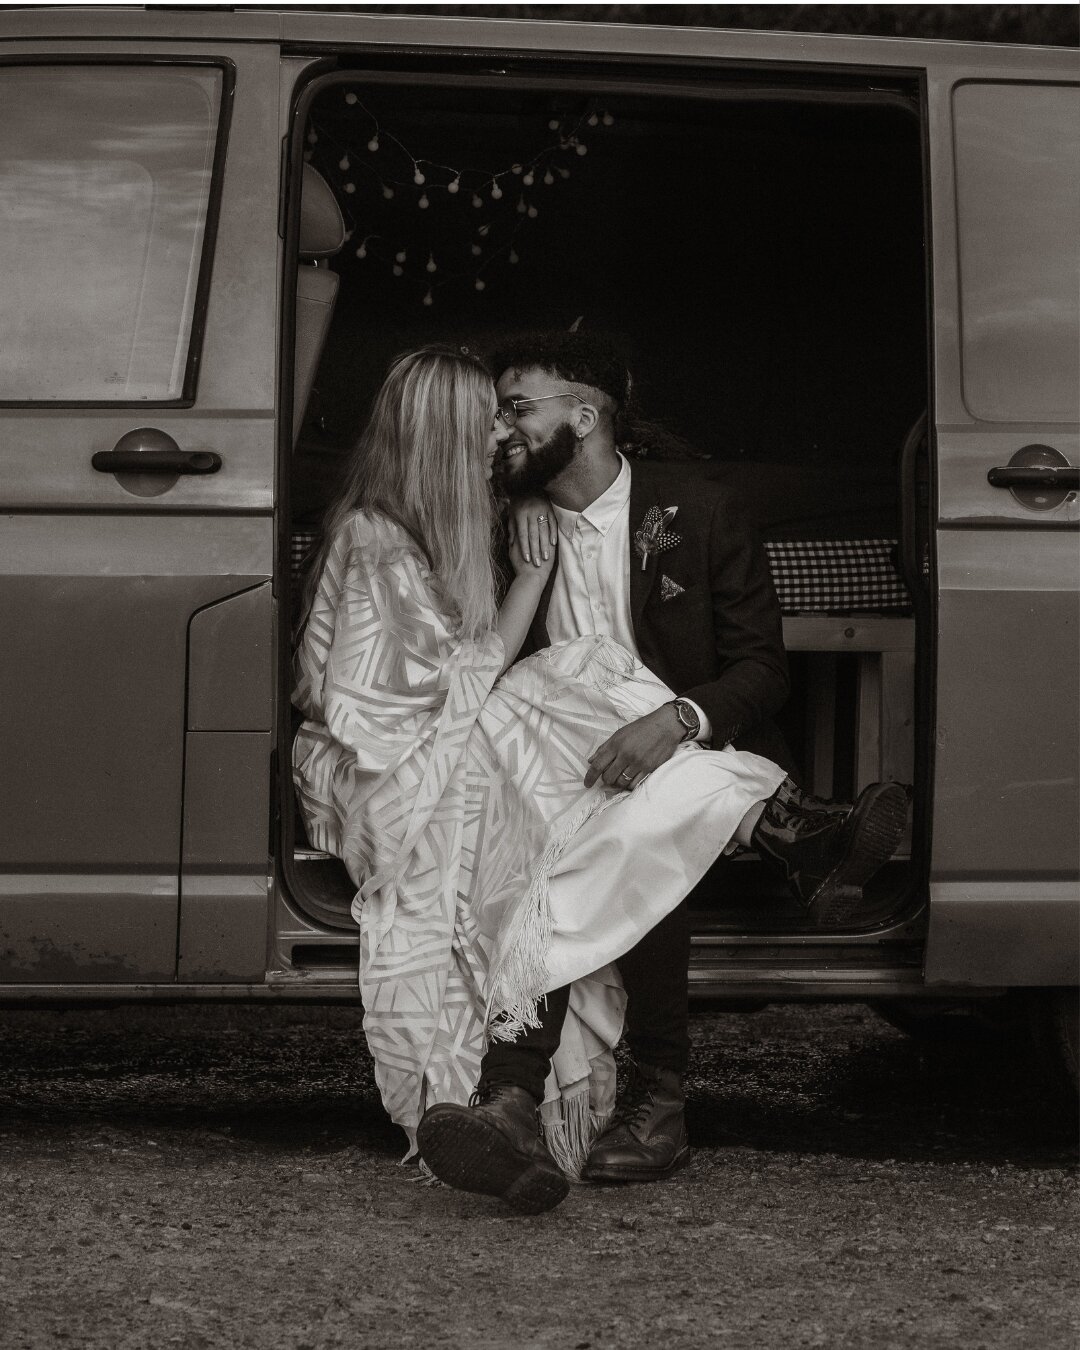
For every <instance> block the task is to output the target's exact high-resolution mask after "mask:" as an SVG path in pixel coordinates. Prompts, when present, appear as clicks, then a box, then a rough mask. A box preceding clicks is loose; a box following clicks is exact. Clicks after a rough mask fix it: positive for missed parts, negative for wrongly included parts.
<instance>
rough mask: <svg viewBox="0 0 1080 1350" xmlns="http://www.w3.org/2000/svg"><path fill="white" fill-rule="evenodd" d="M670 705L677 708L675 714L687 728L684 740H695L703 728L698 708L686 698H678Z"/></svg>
mask: <svg viewBox="0 0 1080 1350" xmlns="http://www.w3.org/2000/svg"><path fill="white" fill-rule="evenodd" d="M669 706H670V707H672V708H674V709H675V716H676V717H677V718H678V719H679V721H680V722H681V723H682V724H683V726H684V727H685V728H686V730H685V732H684V733H683V740H684V741H688V740H693V738H694V737H695V736H696V735H697V734H698V732H699V731H700V730H701V718H700V717H698V715H697V709H696V708H695V707H694V705H693V704H692V703H690V702H688V701H687V700H686V699H685V698H677V699H675V700H674V702H672V703H671V704H670V705H669Z"/></svg>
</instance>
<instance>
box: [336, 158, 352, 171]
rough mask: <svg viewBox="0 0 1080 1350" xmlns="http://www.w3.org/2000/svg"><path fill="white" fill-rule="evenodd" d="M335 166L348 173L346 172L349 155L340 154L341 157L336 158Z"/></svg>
mask: <svg viewBox="0 0 1080 1350" xmlns="http://www.w3.org/2000/svg"><path fill="white" fill-rule="evenodd" d="M337 166H338V168H339V169H340V170H341V172H342V173H348V172H349V156H348V155H342V156H341V158H340V159H339V160H338V164H337Z"/></svg>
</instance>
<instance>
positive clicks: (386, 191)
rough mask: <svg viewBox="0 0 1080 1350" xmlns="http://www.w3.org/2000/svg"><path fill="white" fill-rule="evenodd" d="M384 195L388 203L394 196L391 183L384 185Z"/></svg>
mask: <svg viewBox="0 0 1080 1350" xmlns="http://www.w3.org/2000/svg"><path fill="white" fill-rule="evenodd" d="M382 195H383V196H384V197H385V198H386V200H387V201H389V200H390V198H391V197H392V196H393V195H394V189H393V188H392V187H391V186H390V184H389V183H384V184H383V190H382Z"/></svg>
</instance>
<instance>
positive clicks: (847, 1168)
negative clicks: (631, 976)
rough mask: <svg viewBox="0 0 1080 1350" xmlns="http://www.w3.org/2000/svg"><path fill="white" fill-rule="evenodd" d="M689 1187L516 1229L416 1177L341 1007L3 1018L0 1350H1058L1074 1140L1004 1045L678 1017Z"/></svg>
mask: <svg viewBox="0 0 1080 1350" xmlns="http://www.w3.org/2000/svg"><path fill="white" fill-rule="evenodd" d="M693 1032H694V1043H695V1050H694V1065H693V1073H692V1076H691V1078H690V1081H689V1097H690V1103H689V1116H690V1127H691V1135H692V1139H693V1142H694V1144H695V1145H696V1151H695V1154H694V1159H693V1161H692V1163H691V1165H690V1166H689V1167H688V1168H687V1169H686V1170H685V1171H684V1172H682V1173H681V1174H679V1175H678V1176H677V1177H676V1178H675V1179H673V1180H671V1181H669V1182H667V1183H664V1184H660V1185H653V1186H637V1187H618V1188H616V1187H612V1188H600V1187H593V1186H580V1187H575V1188H574V1189H573V1190H572V1191H571V1194H570V1196H569V1198H568V1199H567V1201H566V1202H565V1203H564V1204H563V1205H562V1206H560V1207H559V1208H558V1209H557V1210H555V1211H553V1212H552V1213H550V1214H547V1215H542V1216H539V1217H536V1218H528V1219H522V1218H517V1217H514V1216H512V1215H511V1214H509V1212H508V1211H505V1210H503V1209H501V1208H500V1206H499V1204H498V1203H497V1202H494V1201H488V1200H485V1199H483V1198H480V1197H473V1196H468V1195H463V1194H460V1193H457V1192H454V1191H451V1190H447V1189H445V1188H443V1187H431V1186H426V1185H423V1184H417V1182H416V1181H415V1179H414V1178H415V1171H414V1169H412V1168H404V1167H401V1166H399V1165H398V1159H399V1158H400V1155H401V1151H402V1148H401V1136H400V1135H399V1134H398V1132H397V1131H396V1130H395V1129H394V1128H393V1127H392V1126H391V1125H389V1124H388V1122H387V1121H386V1119H385V1117H384V1116H383V1114H382V1110H381V1107H380V1105H379V1101H378V1097H377V1094H376V1092H375V1089H374V1085H373V1082H372V1077H371V1065H370V1060H369V1059H368V1057H367V1055H366V1052H364V1051H363V1050H362V1048H361V1046H362V1041H361V1034H360V1026H359V1016H358V1014H357V1013H356V1012H354V1011H352V1010H345V1009H310V1010H304V1009H283V1008H275V1009H272V1010H267V1009H257V1008H243V1009H230V1008H220V1007H218V1008H200V1009H173V1008H154V1009H127V1010H123V1009H118V1010H114V1011H94V1012H63V1013H61V1012H34V1013H23V1012H2V1013H0V1188H2V1190H0V1208H2V1211H3V1214H2V1218H0V1243H2V1252H0V1326H2V1328H3V1331H2V1333H0V1340H2V1341H3V1344H4V1346H5V1347H6V1350H41V1347H45V1346H73V1347H74V1346H80V1347H88V1348H90V1347H102V1350H128V1347H130V1350H147V1347H158V1346H162V1347H170V1346H181V1347H210V1346H213V1347H233V1346H235V1347H247V1346H251V1347H259V1350H278V1348H279V1347H280V1348H281V1350H285V1348H288V1350H303V1348H304V1347H311V1350H321V1347H331V1346H333V1347H337V1346H341V1347H358V1348H359V1347H380V1348H381V1347H414V1346H415V1347H421V1346H423V1347H429V1346H430V1347H444V1346H446V1347H449V1346H454V1347H456V1346H462V1347H470V1348H473V1347H476V1348H479V1347H499V1348H500V1350H501V1347H514V1350H533V1348H534V1347H535V1348H536V1350H540V1347H544V1348H545V1350H546V1348H547V1347H560V1348H562V1347H565V1348H566V1350H617V1348H618V1347H631V1346H635V1347H636V1346H650V1347H651V1346H662V1347H672V1348H676V1347H698V1346H731V1347H774V1346H780V1347H787V1346H828V1347H830V1348H831V1347H845V1346H854V1347H874V1350H888V1348H889V1347H900V1348H902V1350H914V1347H919V1348H920V1350H923V1348H924V1347H939V1346H940V1347H947V1346H957V1347H971V1348H972V1350H976V1348H978V1347H995V1348H996V1347H1014V1346H1015V1347H1020V1346H1023V1347H1025V1350H1027V1348H1028V1347H1039V1348H1040V1350H1049V1348H1051V1347H1070V1350H1071V1348H1072V1347H1074V1346H1075V1345H1076V1343H1077V1337H1078V1331H1080V1317H1078V1308H1077V1298H1076V1293H1077V1275H1078V1260H1077V1251H1078V1247H1077V1243H1076V1236H1077V1227H1078V1225H1077V1211H1076V1203H1075V1199H1076V1197H1075V1172H1074V1168H1075V1163H1076V1126H1075V1118H1074V1117H1072V1116H1070V1115H1069V1113H1068V1112H1067V1111H1066V1110H1064V1109H1063V1108H1062V1105H1061V1103H1060V1101H1059V1100H1058V1099H1056V1098H1054V1097H1052V1096H1051V1095H1050V1094H1048V1093H1047V1092H1046V1090H1045V1089H1044V1087H1043V1085H1042V1082H1041V1079H1040V1077H1039V1075H1038V1073H1037V1071H1036V1067H1035V1065H1034V1063H1033V1061H1032V1059H1031V1057H1030V1055H1029V1054H1028V1052H1027V1051H1026V1049H1025V1048H1024V1047H1023V1046H1022V1045H1009V1044H1002V1043H1000V1042H996V1041H987V1040H982V1039H965V1040H961V1041H960V1042H952V1043H946V1044H939V1045H935V1046H930V1047H925V1046H919V1045H917V1044H916V1043H915V1042H913V1041H910V1040H908V1039H907V1038H905V1037H904V1036H902V1035H901V1034H900V1033H899V1032H897V1031H894V1030H893V1029H892V1028H891V1027H889V1026H887V1025H886V1024H885V1023H883V1022H881V1021H880V1020H879V1019H878V1018H877V1017H876V1016H875V1015H874V1014H873V1013H871V1012H870V1011H869V1010H868V1009H866V1008H863V1007H861V1006H857V1005H832V1006H818V1007H808V1006H801V1007H800V1006H789V1007H774V1008H771V1009H768V1010H766V1011H764V1012H760V1013H756V1014H754V1015H738V1014H722V1015H715V1014H703V1015H700V1016H696V1017H695V1020H694V1028H693Z"/></svg>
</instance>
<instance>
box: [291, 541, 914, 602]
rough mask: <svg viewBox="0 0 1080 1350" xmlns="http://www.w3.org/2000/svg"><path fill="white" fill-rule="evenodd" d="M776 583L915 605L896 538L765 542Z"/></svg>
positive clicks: (822, 596) (807, 598)
mask: <svg viewBox="0 0 1080 1350" xmlns="http://www.w3.org/2000/svg"><path fill="white" fill-rule="evenodd" d="M316 542H317V535H315V534H314V533H301V534H294V535H293V536H292V541H291V547H290V550H289V565H290V568H291V570H292V575H293V579H294V582H295V581H296V580H297V579H298V578H299V575H300V572H301V569H302V567H303V564H304V561H305V560H306V558H307V556H308V553H309V551H310V550H311V549H312V548H313V547H314V546H315V544H316ZM765 553H766V555H767V556H768V560H769V568H770V570H771V571H772V578H773V584H774V585H775V587H776V593H777V595H778V596H779V599H780V608H781V610H782V611H783V612H784V613H785V614H806V613H811V614H838V613H839V614H850V613H853V612H855V611H859V610H875V611H881V610H887V611H889V612H891V613H896V612H898V611H908V610H910V609H911V598H910V597H909V595H908V592H907V587H906V586H905V585H904V582H903V579H902V578H901V576H900V573H899V572H898V571H897V570H896V563H895V562H894V561H893V560H894V558H895V556H896V540H895V539H779V540H770V541H769V542H768V543H766V545H765Z"/></svg>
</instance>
